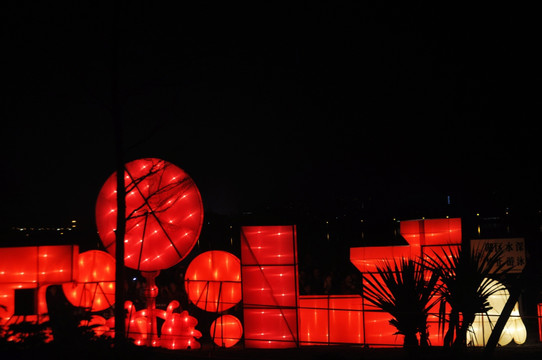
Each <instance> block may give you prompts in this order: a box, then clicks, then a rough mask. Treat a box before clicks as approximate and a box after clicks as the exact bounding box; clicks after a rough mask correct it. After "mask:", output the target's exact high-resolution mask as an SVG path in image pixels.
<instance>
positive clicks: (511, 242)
mask: <svg viewBox="0 0 542 360" xmlns="http://www.w3.org/2000/svg"><path fill="white" fill-rule="evenodd" d="M478 248H481V249H483V250H484V251H487V252H492V251H501V250H502V256H501V259H500V261H501V263H502V262H504V263H505V266H506V268H507V269H510V270H509V272H510V273H520V272H521V271H522V270H523V268H524V267H525V239H524V238H504V239H481V240H471V249H472V250H474V249H478Z"/></svg>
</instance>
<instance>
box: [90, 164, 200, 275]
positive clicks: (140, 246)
mask: <svg viewBox="0 0 542 360" xmlns="http://www.w3.org/2000/svg"><path fill="white" fill-rule="evenodd" d="M125 169H126V171H125V181H124V184H125V188H126V235H125V240H124V254H125V256H124V262H125V265H126V266H127V267H130V268H132V269H137V270H141V271H156V270H161V269H167V268H169V267H171V266H173V265H175V264H177V263H178V262H179V261H181V260H182V259H184V258H185V256H186V255H188V253H189V252H190V251H191V250H192V248H193V247H194V244H195V243H196V241H197V240H198V237H199V234H200V231H201V226H202V224H203V205H202V202H201V196H200V193H199V190H198V188H197V187H196V184H195V183H194V181H193V180H192V178H191V177H190V176H189V175H188V174H187V173H186V172H184V171H183V170H182V169H180V168H179V167H177V166H175V165H173V164H171V163H169V162H167V161H164V160H160V159H155V158H147V159H139V160H134V161H131V162H129V163H127V164H126V165H125ZM116 179H117V175H116V173H113V175H111V176H110V177H109V178H108V179H107V181H106V182H105V184H104V185H103V186H102V189H101V190H100V193H99V195H98V200H97V202H96V224H97V227H98V233H99V235H100V238H101V240H102V242H103V244H104V246H105V247H106V249H107V251H108V252H109V253H111V254H113V255H114V254H115V229H116V226H117V214H116V213H117V180H116Z"/></svg>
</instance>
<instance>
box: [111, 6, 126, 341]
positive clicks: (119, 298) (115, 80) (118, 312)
mask: <svg viewBox="0 0 542 360" xmlns="http://www.w3.org/2000/svg"><path fill="white" fill-rule="evenodd" d="M113 6H114V9H113V11H114V14H113V23H112V59H111V60H112V62H111V108H112V117H113V123H114V126H115V153H116V169H117V227H116V232H115V260H116V262H115V279H116V283H115V347H121V346H122V345H123V344H124V343H125V338H126V324H125V322H124V321H125V319H124V318H125V314H124V300H125V291H124V235H125V231H126V188H125V185H124V151H123V148H124V146H123V145H124V144H123V136H122V117H121V111H120V102H119V20H120V4H119V1H118V0H117V1H114V4H113Z"/></svg>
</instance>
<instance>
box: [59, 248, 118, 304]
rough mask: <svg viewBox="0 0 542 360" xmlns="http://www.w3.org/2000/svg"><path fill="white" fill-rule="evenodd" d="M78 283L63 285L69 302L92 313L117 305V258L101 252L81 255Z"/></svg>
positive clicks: (91, 251)
mask: <svg viewBox="0 0 542 360" xmlns="http://www.w3.org/2000/svg"><path fill="white" fill-rule="evenodd" d="M78 267H79V276H78V278H77V281H76V282H68V283H64V284H62V290H63V291H64V295H65V296H66V298H67V299H68V301H69V302H70V303H71V304H72V305H74V306H79V307H84V308H88V309H91V311H101V310H105V309H107V308H108V307H110V306H111V305H113V304H114V303H115V258H114V257H112V256H111V255H110V254H108V253H106V252H104V251H100V250H90V251H86V252H83V253H81V254H79V261H78Z"/></svg>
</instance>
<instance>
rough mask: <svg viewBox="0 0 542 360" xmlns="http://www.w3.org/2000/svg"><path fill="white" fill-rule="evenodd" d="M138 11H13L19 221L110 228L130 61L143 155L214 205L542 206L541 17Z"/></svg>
mask: <svg viewBox="0 0 542 360" xmlns="http://www.w3.org/2000/svg"><path fill="white" fill-rule="evenodd" d="M118 3H119V4H120V5H119V9H120V10H119V12H118V16H116V15H115V11H114V6H113V2H109V1H103V2H100V1H98V2H75V3H68V2H53V3H43V2H27V1H6V2H3V8H4V10H3V11H2V13H3V31H2V32H3V35H2V47H3V51H2V53H3V56H2V60H3V66H2V68H3V80H2V87H3V88H4V96H3V115H2V124H3V125H2V135H3V136H2V155H3V156H2V166H1V168H2V180H1V181H2V182H1V188H2V189H3V190H2V210H3V216H2V223H3V226H5V227H11V226H30V225H33V226H38V225H39V226H43V225H50V224H51V225H56V224H64V223H68V222H69V221H71V220H72V219H77V220H78V222H79V224H82V225H81V226H86V227H88V228H90V229H92V228H93V227H94V226H95V225H94V205H95V201H96V197H97V195H98V192H99V190H100V187H101V186H102V184H103V183H104V182H105V180H106V179H107V177H109V176H110V175H111V174H112V173H113V172H114V170H115V162H114V161H115V146H114V127H113V120H112V115H111V104H112V100H111V98H112V93H111V89H112V86H111V83H112V80H111V79H112V74H114V73H113V72H112V67H113V64H114V62H115V60H116V59H118V69H119V72H118V74H117V75H118V81H119V93H118V94H119V99H120V105H121V113H122V122H123V126H124V140H125V156H126V161H129V160H134V159H137V158H141V157H157V158H162V159H164V160H167V161H170V162H172V163H174V164H175V165H177V166H179V167H181V168H183V169H184V170H185V171H187V172H188V173H189V174H190V175H191V176H192V178H193V179H194V180H195V182H196V184H197V185H198V187H199V189H200V191H201V194H202V198H203V201H204V206H205V211H206V214H215V215H216V214H219V215H224V216H233V217H236V216H242V215H243V214H244V215H247V214H269V215H270V216H271V215H273V216H275V217H276V216H278V219H279V220H277V221H280V215H281V214H284V213H285V212H289V213H290V214H294V217H293V218H289V219H292V221H295V219H296V216H298V215H299V214H303V216H305V215H307V214H310V216H313V215H314V216H316V217H322V218H325V217H328V218H332V217H337V216H344V215H346V214H348V215H352V216H354V214H355V216H357V215H358V214H360V216H372V217H374V218H386V219H387V218H391V217H397V218H412V217H420V216H427V217H435V216H441V215H443V209H444V208H446V207H447V206H448V205H449V204H448V200H450V204H451V205H452V206H454V209H456V210H458V213H462V212H478V211H482V212H483V211H485V212H486V213H488V212H493V213H499V214H501V213H503V212H504V211H506V209H508V210H510V211H514V210H517V211H525V212H531V213H536V212H538V211H539V210H540V204H541V198H542V197H541V193H542V192H541V178H540V159H539V154H540V150H539V147H540V145H539V142H540V131H539V130H537V127H538V124H537V123H538V122H539V119H538V117H537V114H538V112H533V109H534V106H533V105H534V104H536V103H537V102H538V101H536V100H535V96H534V92H533V91H532V87H533V85H535V84H533V82H535V81H534V80H533V75H534V74H533V71H532V68H531V62H532V60H531V59H532V58H533V57H532V56H533V55H532V54H533V51H532V49H533V48H536V42H533V41H532V36H531V34H532V33H533V32H532V28H533V27H534V26H533V22H532V21H531V20H530V14H531V11H530V9H526V8H522V7H521V5H518V4H510V3H508V4H499V3H494V2H492V3H491V4H490V5H486V4H473V3H472V2H461V1H460V2H430V1H421V2H413V1H401V2H385V3H382V2H344V3H342V2H341V3H340V4H335V3H333V4H320V3H319V2H316V3H313V2H308V3H306V4H299V3H295V4H292V3H287V4H276V3H273V4H259V2H257V4H255V3H251V4H242V5H240V4H231V3H229V2H228V3H212V4H200V5H193V4H191V5H187V4H184V2H181V4H176V5H175V6H173V5H171V4H167V5H166V4H154V3H153V4H148V3H146V2H140V1H135V2H133V1H131V2H126V4H125V3H124V2H120V1H119V2H118ZM115 24H117V25H118V29H119V31H118V41H117V44H118V47H115V46H114V41H113V39H115V35H114V34H115V32H114V30H113V29H115ZM117 53H118V57H117V56H116V55H115V54H117ZM448 197H449V198H448ZM285 209H287V211H286V210H285ZM452 215H453V214H452ZM289 219H288V220H289Z"/></svg>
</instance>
